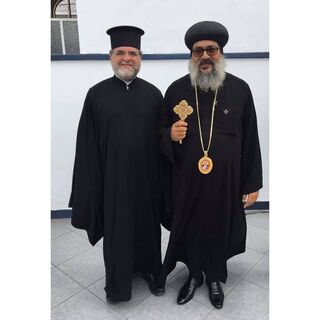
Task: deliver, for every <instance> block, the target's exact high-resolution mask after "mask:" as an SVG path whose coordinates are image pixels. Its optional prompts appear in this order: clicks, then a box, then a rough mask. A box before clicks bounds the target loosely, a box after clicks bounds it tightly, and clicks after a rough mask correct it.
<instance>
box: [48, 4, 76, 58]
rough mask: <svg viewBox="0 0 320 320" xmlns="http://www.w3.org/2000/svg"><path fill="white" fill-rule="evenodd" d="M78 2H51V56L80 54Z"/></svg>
mask: <svg viewBox="0 0 320 320" xmlns="http://www.w3.org/2000/svg"><path fill="white" fill-rule="evenodd" d="M79 53H80V48H79V34H78V21H77V10H76V0H51V54H52V55H64V54H67V55H69V54H79Z"/></svg>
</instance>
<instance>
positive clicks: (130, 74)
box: [111, 62, 139, 82]
mask: <svg viewBox="0 0 320 320" xmlns="http://www.w3.org/2000/svg"><path fill="white" fill-rule="evenodd" d="M111 65H112V69H113V72H114V73H115V75H116V76H117V77H118V78H120V79H122V80H123V81H127V82H130V81H131V80H133V79H134V78H135V77H136V76H137V74H138V72H139V68H137V69H135V68H132V69H131V70H128V69H124V68H121V66H120V67H119V66H118V65H115V64H113V63H112V62H111Z"/></svg>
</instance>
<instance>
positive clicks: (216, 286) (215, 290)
mask: <svg viewBox="0 0 320 320" xmlns="http://www.w3.org/2000/svg"><path fill="white" fill-rule="evenodd" d="M208 288H209V299H210V302H211V303H212V305H213V306H214V307H215V308H217V309H221V308H222V307H223V300H224V293H223V290H222V288H221V284H220V282H219V281H214V282H210V283H208Z"/></svg>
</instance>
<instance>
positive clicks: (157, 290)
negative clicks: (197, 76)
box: [143, 272, 165, 296]
mask: <svg viewBox="0 0 320 320" xmlns="http://www.w3.org/2000/svg"><path fill="white" fill-rule="evenodd" d="M143 278H144V279H145V280H146V281H147V282H148V285H149V289H150V291H151V293H152V294H153V295H155V296H162V295H163V294H164V293H165V288H164V286H155V281H154V275H153V274H152V273H147V272H146V273H143Z"/></svg>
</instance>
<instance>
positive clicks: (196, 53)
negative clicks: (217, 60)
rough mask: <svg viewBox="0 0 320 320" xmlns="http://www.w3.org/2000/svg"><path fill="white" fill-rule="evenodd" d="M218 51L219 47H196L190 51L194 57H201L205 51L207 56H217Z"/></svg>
mask: <svg viewBox="0 0 320 320" xmlns="http://www.w3.org/2000/svg"><path fill="white" fill-rule="evenodd" d="M219 50H220V48H219V47H215V46H209V47H206V48H202V47H196V48H194V49H193V50H191V52H192V54H193V55H194V56H195V57H202V55H203V53H204V52H205V51H206V52H207V54H208V56H210V57H213V56H214V55H216V54H217V52H218V51H219Z"/></svg>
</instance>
